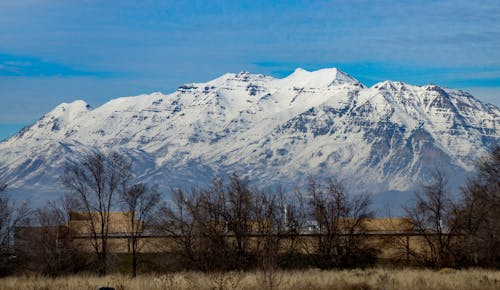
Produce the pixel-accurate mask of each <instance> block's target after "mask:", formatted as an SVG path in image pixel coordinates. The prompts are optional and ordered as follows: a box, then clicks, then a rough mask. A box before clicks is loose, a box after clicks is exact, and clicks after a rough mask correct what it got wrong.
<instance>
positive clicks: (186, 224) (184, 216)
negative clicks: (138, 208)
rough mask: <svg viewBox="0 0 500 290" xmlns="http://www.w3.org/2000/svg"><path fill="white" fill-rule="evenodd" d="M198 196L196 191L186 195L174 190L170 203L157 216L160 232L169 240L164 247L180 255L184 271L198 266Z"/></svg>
mask: <svg viewBox="0 0 500 290" xmlns="http://www.w3.org/2000/svg"><path fill="white" fill-rule="evenodd" d="M198 196H199V195H198V194H197V192H196V191H193V192H192V194H187V193H186V192H185V191H183V190H181V189H176V190H174V192H173V200H172V202H171V203H170V204H168V205H166V206H164V207H162V208H161V209H160V214H159V217H160V218H161V219H162V221H161V223H160V224H161V229H160V231H161V232H163V233H166V234H167V236H168V237H170V238H171V239H169V240H168V243H169V245H166V246H167V248H168V249H167V250H169V251H172V250H174V251H175V252H176V253H178V254H180V255H181V263H182V265H183V267H184V268H185V269H195V268H196V266H197V264H198V263H197V262H198V261H197V257H196V252H197V244H198V239H199V238H198V234H197V231H198V227H199V225H198V216H199V211H200V207H201V205H200V199H199V197H198ZM170 243H172V244H170ZM172 245H174V246H173V247H172ZM172 248H173V249H172Z"/></svg>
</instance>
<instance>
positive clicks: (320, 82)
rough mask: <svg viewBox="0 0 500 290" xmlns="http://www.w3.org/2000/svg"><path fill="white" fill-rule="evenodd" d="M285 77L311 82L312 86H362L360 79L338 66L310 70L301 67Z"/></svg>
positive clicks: (292, 80)
mask: <svg viewBox="0 0 500 290" xmlns="http://www.w3.org/2000/svg"><path fill="white" fill-rule="evenodd" d="M284 79H285V80H288V81H291V82H294V83H295V84H300V83H303V84H309V85H310V86H311V87H316V88H320V87H329V86H333V85H342V84H354V85H360V86H362V85H361V83H360V82H359V81H358V80H356V79H355V78H353V77H351V76H350V75H349V74H347V73H345V72H343V71H341V70H339V69H337V68H322V69H319V70H315V71H308V70H305V69H303V68H300V67H299V68H296V69H295V70H294V72H293V73H292V74H290V75H289V76H287V77H286V78H284Z"/></svg>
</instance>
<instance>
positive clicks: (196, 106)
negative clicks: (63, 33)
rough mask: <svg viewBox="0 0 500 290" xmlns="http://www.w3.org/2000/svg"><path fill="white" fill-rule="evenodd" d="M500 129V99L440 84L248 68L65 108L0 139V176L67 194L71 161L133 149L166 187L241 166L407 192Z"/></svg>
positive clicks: (467, 157)
mask: <svg viewBox="0 0 500 290" xmlns="http://www.w3.org/2000/svg"><path fill="white" fill-rule="evenodd" d="M499 126H500V111H499V109H498V108H497V107H496V106H493V105H488V104H483V103H481V102H480V101H478V100H476V99H475V98H474V97H473V96H471V95H470V94H468V93H466V92H463V91H459V90H450V89H445V88H441V87H439V86H436V85H426V86H421V87H419V86H413V85H409V84H406V83H402V82H392V81H385V82H382V83H378V84H376V85H374V86H372V87H365V86H364V85H363V84H361V83H360V82H359V81H357V80H356V79H354V78H352V77H351V76H349V75H348V74H346V73H344V72H341V71H340V70H338V69H334V68H332V69H322V70H318V71H313V72H309V71H306V70H303V69H297V70H295V72H294V73H292V74H291V75H289V76H288V77H285V78H282V79H277V78H273V77H270V76H265V75H256V74H250V73H247V72H242V73H238V74H225V75H223V76H221V77H219V78H217V79H214V80H212V81H209V82H207V83H193V84H186V85H182V86H180V87H179V88H178V89H177V91H175V92H174V93H171V94H168V95H164V94H162V93H153V94H149V95H140V96H135V97H126V98H118V99H114V100H111V101H109V102H108V103H106V104H104V105H102V106H100V107H98V108H95V109H93V108H91V107H90V106H89V105H87V104H86V103H85V102H84V101H75V102H73V103H70V104H67V103H63V104H60V105H59V106H57V107H56V108H54V109H53V110H52V111H51V112H49V113H47V114H46V115H44V116H43V117H42V118H41V119H40V120H38V121H37V122H36V123H35V124H33V125H32V126H30V127H28V128H25V129H24V130H22V131H21V132H19V133H18V134H16V135H14V136H13V137H11V138H10V139H8V140H6V141H4V142H2V143H0V180H4V181H6V182H8V183H9V184H10V186H11V188H18V189H20V190H22V191H23V192H61V191H62V190H63V189H62V188H61V186H60V185H59V183H58V179H59V177H60V176H61V174H62V171H63V170H62V169H63V167H64V164H65V163H66V162H67V160H69V159H74V158H78V156H81V154H82V153H85V152H88V150H91V149H92V148H95V147H97V148H100V149H102V150H118V151H121V152H123V153H125V154H127V155H128V156H130V157H131V158H133V160H134V163H135V171H136V173H137V178H138V179H139V180H142V181H147V182H152V183H156V184H159V185H160V186H161V187H162V188H169V187H175V186H184V187H187V188H189V187H191V186H195V185H199V184H203V183H208V182H209V181H210V180H211V179H212V178H213V177H214V176H216V175H222V174H227V173H233V172H234V173H237V174H239V175H240V176H242V177H248V178H249V179H250V180H251V181H254V183H253V184H255V185H257V186H260V187H265V186H272V185H276V184H282V185H284V186H285V188H291V187H294V186H301V185H304V183H305V181H306V179H307V177H308V176H309V175H313V176H317V177H327V176H337V177H340V178H342V179H344V180H346V182H347V183H349V184H350V185H351V186H352V187H353V188H355V189H357V190H363V191H366V190H369V191H371V192H383V191H389V190H398V191H405V190H411V189H413V188H415V186H417V185H418V184H419V183H420V182H421V181H423V180H425V179H426V178H428V177H429V174H430V172H431V171H432V170H434V169H436V168H439V169H443V170H446V171H447V172H448V173H449V176H450V177H452V178H456V179H460V178H462V177H463V176H464V175H465V174H467V172H469V171H471V170H472V169H473V166H474V161H475V160H476V159H477V158H478V157H479V156H481V155H482V154H484V153H485V152H486V151H487V149H488V147H489V146H491V145H493V144H498V142H499V141H500V127H499Z"/></svg>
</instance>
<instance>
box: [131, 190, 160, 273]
mask: <svg viewBox="0 0 500 290" xmlns="http://www.w3.org/2000/svg"><path fill="white" fill-rule="evenodd" d="M121 201H122V208H123V210H124V211H125V212H126V213H127V214H128V225H127V226H128V230H127V234H128V236H129V241H130V244H131V250H132V276H133V277H135V276H136V275H137V265H138V258H139V253H140V252H141V251H142V249H143V247H144V245H145V244H144V243H143V242H141V240H142V236H143V235H144V233H146V232H147V231H148V230H149V229H151V227H152V226H153V225H154V224H156V223H155V221H156V217H157V210H158V207H159V204H160V201H161V197H160V194H159V193H158V191H157V190H156V188H151V187H149V186H147V185H146V184H144V183H139V184H135V185H133V186H132V187H130V188H128V189H127V190H124V191H122V195H121Z"/></svg>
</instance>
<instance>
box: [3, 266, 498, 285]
mask: <svg viewBox="0 0 500 290" xmlns="http://www.w3.org/2000/svg"><path fill="white" fill-rule="evenodd" d="M103 286H107V287H113V288H115V289H116V290H129V289H130V290H135V289H141V290H145V289H150V290H156V289H158V290H159V289H221V290H222V289H308V290H315V289H317V290H321V289H365V290H370V289H373V290H375V289H377V290H378V289H384V290H396V289H397V290H402V289H408V290H414V289H415V290H416V289H422V290H423V289H428V290H432V289H436V290H437V289H439V290H446V289H450V290H451V289H453V290H460V289H473V290H475V289H477V290H490V289H491V290H493V289H500V271H494V270H484V269H469V270H453V269H441V270H439V271H435V270H429V269H383V268H374V269H365V270H360V269H355V270H327V271H321V270H315V269H312V270H305V271H267V272H264V271H263V272H258V271H255V272H228V273H211V274H207V273H197V272H179V273H172V274H167V275H164V274H162V275H151V274H144V275H140V276H138V277H137V278H135V279H132V278H130V277H129V276H124V275H119V274H116V275H108V276H106V277H96V276H91V275H88V276H86V275H75V276H70V277H60V278H46V277H41V276H19V277H6V278H1V279H0V290H11V289H12V290H13V289H33V290H42V289H43V290H46V289H47V290H48V289H74V290H76V289H78V290H80V289H82V290H96V289H99V288H100V287H103Z"/></svg>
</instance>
